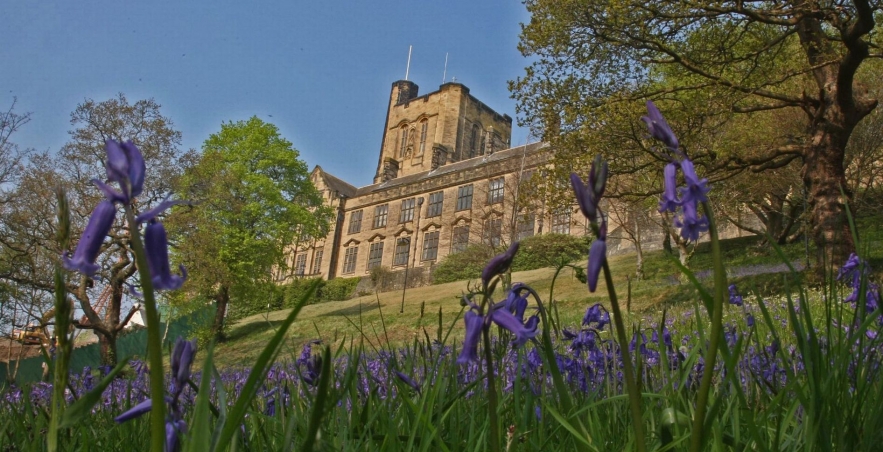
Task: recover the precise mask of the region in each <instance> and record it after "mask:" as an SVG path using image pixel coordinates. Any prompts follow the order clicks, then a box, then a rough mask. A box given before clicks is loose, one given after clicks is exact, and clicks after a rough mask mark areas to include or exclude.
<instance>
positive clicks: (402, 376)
mask: <svg viewBox="0 0 883 452" xmlns="http://www.w3.org/2000/svg"><path fill="white" fill-rule="evenodd" d="M393 372H395V374H396V376H397V377H399V380H402V381H403V382H404V383H405V384H407V385H408V386H410V387H411V388H413V389H414V390H415V391H417V392H418V393H419V392H421V391H420V385H419V384H418V383H417V382H416V381H414V380H413V379H411V377H409V376H407V375H405V374H403V373H401V372H399V371H397V370H395V371H393Z"/></svg>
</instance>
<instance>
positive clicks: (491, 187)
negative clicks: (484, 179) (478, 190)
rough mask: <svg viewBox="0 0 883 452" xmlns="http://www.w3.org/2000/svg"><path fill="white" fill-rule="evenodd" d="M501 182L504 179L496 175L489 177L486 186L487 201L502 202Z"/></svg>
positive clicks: (491, 202)
mask: <svg viewBox="0 0 883 452" xmlns="http://www.w3.org/2000/svg"><path fill="white" fill-rule="evenodd" d="M503 182H505V179H504V178H502V177H498V178H496V179H491V180H490V181H489V182H488V187H487V203H488V204H497V203H501V202H503Z"/></svg>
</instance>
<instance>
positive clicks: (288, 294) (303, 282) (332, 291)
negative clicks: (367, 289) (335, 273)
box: [282, 278, 361, 308]
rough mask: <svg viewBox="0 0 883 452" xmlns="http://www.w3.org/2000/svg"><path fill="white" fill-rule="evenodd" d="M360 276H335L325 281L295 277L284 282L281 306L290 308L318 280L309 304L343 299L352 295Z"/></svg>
mask: <svg viewBox="0 0 883 452" xmlns="http://www.w3.org/2000/svg"><path fill="white" fill-rule="evenodd" d="M359 280H361V278H336V279H332V280H331V281H325V280H323V279H322V278H301V279H295V280H294V281H291V282H290V283H288V284H286V285H285V286H283V287H284V289H283V292H284V301H283V303H282V307H285V308H291V307H294V305H295V304H297V302H298V301H299V300H300V299H301V298H302V297H303V296H304V294H306V292H307V290H308V289H309V288H310V287H311V286H312V285H313V284H314V283H315V282H316V281H319V287H317V288H316V292H314V293H313V297H312V299H311V300H310V304H313V303H321V302H324V301H343V300H348V299H349V298H350V297H352V295H353V292H354V291H355V290H356V285H357V284H359Z"/></svg>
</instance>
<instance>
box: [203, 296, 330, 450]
mask: <svg viewBox="0 0 883 452" xmlns="http://www.w3.org/2000/svg"><path fill="white" fill-rule="evenodd" d="M319 282H320V280H317V281H316V282H314V283H313V284H312V285H310V287H309V288H308V289H307V291H306V292H305V293H304V295H303V296H302V297H301V299H300V300H298V302H297V304H296V305H295V306H294V308H292V309H291V313H290V314H288V317H286V318H285V320H283V321H282V324H281V325H279V330H278V331H276V334H274V335H273V337H272V338H271V339H270V341H269V342H268V343H267V346H266V347H264V350H263V351H262V352H261V354H260V356H258V359H257V361H255V364H254V366H252V368H251V373H250V374H249V375H248V380H246V382H245V385H244V386H243V387H242V392H240V393H239V399H238V400H237V401H236V404H234V405H233V408H231V409H230V413H229V415H228V416H227V421H226V422H225V423H224V428H223V430H222V431H221V437H220V439H219V440H218V444H217V449H218V450H224V449H226V448H227V446H228V445H229V444H230V441H231V440H232V439H233V435H234V434H235V433H236V432H237V431H238V430H239V424H240V423H242V419H243V418H245V413H246V412H247V411H248V408H249V405H251V401H252V399H253V398H254V396H255V394H257V392H258V389H260V387H261V385H263V384H264V377H265V376H266V374H267V371H268V370H269V368H270V366H271V365H272V364H273V360H274V359H275V357H276V355H277V354H278V352H279V348H280V347H281V346H282V341H283V340H284V339H285V335H286V334H287V333H288V328H289V327H291V324H292V323H294V320H295V319H297V315H298V314H299V313H300V311H301V309H303V307H304V306H305V305H306V304H307V302H309V300H310V298H311V297H312V296H313V293H314V292H315V291H316V287H317V286H318V285H319Z"/></svg>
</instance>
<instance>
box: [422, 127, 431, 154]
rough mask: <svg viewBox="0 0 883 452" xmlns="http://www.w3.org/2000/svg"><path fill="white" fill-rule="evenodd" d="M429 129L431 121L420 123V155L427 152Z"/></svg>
mask: <svg viewBox="0 0 883 452" xmlns="http://www.w3.org/2000/svg"><path fill="white" fill-rule="evenodd" d="M427 129H429V120H426V119H424V120H423V121H420V155H423V151H425V150H426V131H427Z"/></svg>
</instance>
